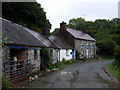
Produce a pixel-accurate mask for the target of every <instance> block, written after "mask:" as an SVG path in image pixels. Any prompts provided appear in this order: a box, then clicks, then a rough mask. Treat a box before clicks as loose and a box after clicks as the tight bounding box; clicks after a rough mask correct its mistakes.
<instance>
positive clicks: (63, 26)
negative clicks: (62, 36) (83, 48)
mask: <svg viewBox="0 0 120 90" xmlns="http://www.w3.org/2000/svg"><path fill="white" fill-rule="evenodd" d="M60 30H66V22H64V21H62V23H60Z"/></svg>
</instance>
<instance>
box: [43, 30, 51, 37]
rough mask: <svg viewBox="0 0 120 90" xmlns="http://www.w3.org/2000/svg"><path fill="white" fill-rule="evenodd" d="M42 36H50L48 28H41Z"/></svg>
mask: <svg viewBox="0 0 120 90" xmlns="http://www.w3.org/2000/svg"><path fill="white" fill-rule="evenodd" d="M42 34H43V35H45V36H50V29H49V28H43V29H42Z"/></svg>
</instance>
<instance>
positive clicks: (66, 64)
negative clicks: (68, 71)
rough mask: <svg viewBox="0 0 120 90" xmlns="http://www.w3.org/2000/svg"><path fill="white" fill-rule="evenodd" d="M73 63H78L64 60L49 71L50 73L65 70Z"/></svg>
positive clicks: (52, 66) (50, 67)
mask: <svg viewBox="0 0 120 90" xmlns="http://www.w3.org/2000/svg"><path fill="white" fill-rule="evenodd" d="M73 63H77V61H76V60H73V59H71V60H68V61H65V60H63V61H62V62H58V63H55V64H54V65H50V66H49V67H48V68H47V69H49V70H50V71H54V70H56V69H63V68H65V67H66V66H68V65H69V64H73Z"/></svg>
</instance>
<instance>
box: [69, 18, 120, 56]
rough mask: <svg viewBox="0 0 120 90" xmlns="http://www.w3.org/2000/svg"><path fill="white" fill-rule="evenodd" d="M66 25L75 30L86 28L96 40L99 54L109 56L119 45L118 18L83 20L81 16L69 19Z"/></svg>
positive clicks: (119, 24)
mask: <svg viewBox="0 0 120 90" xmlns="http://www.w3.org/2000/svg"><path fill="white" fill-rule="evenodd" d="M68 27H70V28H73V29H77V30H83V29H84V30H87V33H88V34H89V35H91V36H92V37H93V38H95V39H96V41H97V46H98V47H99V49H100V50H99V51H100V52H99V53H98V54H99V55H108V56H111V55H113V53H114V48H115V46H116V44H117V45H120V19H119V18H113V19H112V20H106V19H97V20H95V21H94V22H92V21H85V19H83V18H81V17H80V18H76V19H75V18H73V19H70V20H69V24H68Z"/></svg>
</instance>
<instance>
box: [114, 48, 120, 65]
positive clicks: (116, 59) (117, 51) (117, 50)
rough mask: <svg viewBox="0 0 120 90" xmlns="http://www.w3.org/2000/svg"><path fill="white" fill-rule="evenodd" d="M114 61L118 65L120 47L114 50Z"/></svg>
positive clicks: (119, 61)
mask: <svg viewBox="0 0 120 90" xmlns="http://www.w3.org/2000/svg"><path fill="white" fill-rule="evenodd" d="M115 61H116V62H118V63H120V46H117V47H116V48H115Z"/></svg>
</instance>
